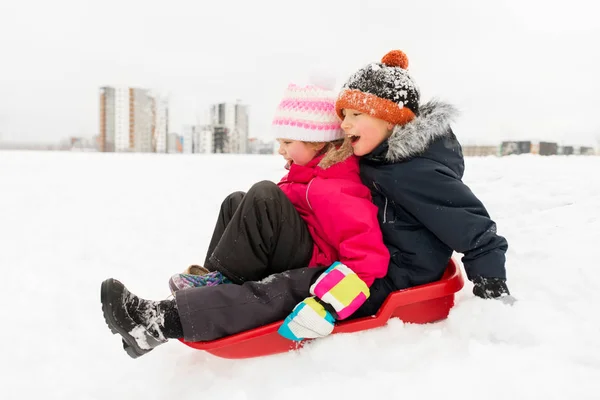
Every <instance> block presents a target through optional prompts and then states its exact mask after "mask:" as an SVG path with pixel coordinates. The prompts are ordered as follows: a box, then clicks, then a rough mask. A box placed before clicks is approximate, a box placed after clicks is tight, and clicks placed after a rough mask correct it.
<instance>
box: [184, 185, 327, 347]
mask: <svg viewBox="0 0 600 400" xmlns="http://www.w3.org/2000/svg"><path fill="white" fill-rule="evenodd" d="M312 251H313V241H312V238H311V236H310V233H309V231H308V228H307V227H306V223H305V222H304V220H303V219H302V218H301V217H300V214H298V212H297V211H296V209H295V208H294V206H293V204H292V203H291V202H290V200H289V199H288V197H287V196H286V195H285V194H284V193H283V191H282V190H281V189H279V187H278V186H277V185H276V184H274V183H273V182H270V181H262V182H259V183H257V184H255V185H254V186H252V187H251V188H250V190H249V191H248V193H243V192H235V193H232V194H231V195H229V196H228V197H227V198H226V199H225V200H224V201H223V204H222V205H221V210H220V212H219V217H218V220H217V224H216V226H215V230H214V233H213V236H212V239H211V242H210V245H209V249H208V252H207V256H206V261H205V265H204V267H205V268H207V269H208V270H210V271H219V272H221V273H222V274H223V275H225V276H227V277H228V278H229V279H231V280H232V281H233V282H234V283H233V284H224V285H219V286H211V287H199V288H192V289H186V290H181V291H179V292H177V293H176V294H175V300H176V301H177V308H178V309H179V317H180V319H181V324H182V326H183V333H184V339H185V340H187V341H207V340H214V339H218V338H221V337H224V336H228V335H232V334H235V333H239V332H243V331H245V330H248V329H253V328H256V327H259V326H262V325H265V324H269V323H272V322H275V321H278V320H281V319H283V318H285V317H286V316H287V315H288V314H289V313H290V312H291V311H292V309H293V308H294V306H296V304H298V303H299V302H301V301H302V300H304V299H305V298H306V297H308V296H310V294H309V288H310V286H311V285H312V284H313V283H314V281H315V280H316V279H317V277H318V276H319V274H320V273H321V272H323V271H324V270H325V269H326V267H322V268H308V267H307V265H308V263H309V261H310V258H311V256H312Z"/></svg>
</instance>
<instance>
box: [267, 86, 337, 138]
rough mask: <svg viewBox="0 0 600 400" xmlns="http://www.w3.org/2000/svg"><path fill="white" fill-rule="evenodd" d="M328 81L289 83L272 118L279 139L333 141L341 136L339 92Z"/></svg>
mask: <svg viewBox="0 0 600 400" xmlns="http://www.w3.org/2000/svg"><path fill="white" fill-rule="evenodd" d="M326 86H327V85H326V84H308V85H306V86H298V85H295V84H290V85H289V86H288V87H287V89H286V91H285V94H284V96H283V100H282V101H281V103H279V107H277V111H276V112H275V118H274V120H273V133H274V134H275V138H276V139H290V140H301V141H304V142H331V141H333V140H337V139H342V138H343V137H344V133H343V132H342V129H341V128H340V124H341V121H340V118H339V117H338V116H337V114H336V112H335V100H336V99H337V93H335V92H334V91H333V90H332V89H329V88H327V87H326Z"/></svg>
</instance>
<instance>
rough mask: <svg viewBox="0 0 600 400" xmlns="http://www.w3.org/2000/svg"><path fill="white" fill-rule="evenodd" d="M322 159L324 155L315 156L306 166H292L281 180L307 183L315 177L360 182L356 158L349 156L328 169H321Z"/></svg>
mask: <svg viewBox="0 0 600 400" xmlns="http://www.w3.org/2000/svg"><path fill="white" fill-rule="evenodd" d="M323 157H325V155H320V156H317V157H315V158H313V159H312V160H311V161H310V162H309V163H308V164H306V165H298V164H292V165H291V166H290V170H289V172H288V174H287V176H286V177H284V178H283V180H284V181H288V182H297V183H308V182H310V181H311V180H312V179H313V178H315V177H317V176H318V177H322V178H325V179H332V178H345V179H351V180H360V178H359V175H358V172H359V170H358V168H359V167H358V158H357V157H356V156H354V155H353V156H350V157H348V158H346V159H345V160H344V161H341V162H338V163H336V164H333V165H331V166H329V167H328V168H322V167H321V166H320V165H319V163H320V162H321V160H322V159H323Z"/></svg>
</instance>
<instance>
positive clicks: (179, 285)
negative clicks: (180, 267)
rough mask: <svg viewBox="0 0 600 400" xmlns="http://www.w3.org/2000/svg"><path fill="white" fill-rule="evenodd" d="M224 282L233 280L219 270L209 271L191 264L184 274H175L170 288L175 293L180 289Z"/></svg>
mask: <svg viewBox="0 0 600 400" xmlns="http://www.w3.org/2000/svg"><path fill="white" fill-rule="evenodd" d="M222 283H231V281H230V280H229V279H227V277H225V276H223V274H221V273H220V272H218V271H213V272H209V271H208V270H207V269H206V268H203V267H200V266H198V265H191V266H190V267H188V268H187V269H186V270H185V272H184V273H183V274H175V275H173V276H172V277H171V278H170V279H169V289H171V293H172V294H173V295H175V292H177V291H178V290H183V289H189V288H194V287H201V286H217V285H220V284H222Z"/></svg>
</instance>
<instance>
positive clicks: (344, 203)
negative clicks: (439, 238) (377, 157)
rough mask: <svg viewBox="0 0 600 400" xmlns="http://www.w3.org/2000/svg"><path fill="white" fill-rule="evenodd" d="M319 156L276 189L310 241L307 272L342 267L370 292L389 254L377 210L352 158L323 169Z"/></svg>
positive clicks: (296, 167)
mask: <svg viewBox="0 0 600 400" xmlns="http://www.w3.org/2000/svg"><path fill="white" fill-rule="evenodd" d="M322 158H323V156H319V157H316V158H314V159H313V160H311V161H310V162H309V163H308V164H307V165H305V166H300V165H296V164H292V165H291V167H290V170H289V173H288V174H287V175H286V176H284V177H283V179H282V180H281V181H280V182H279V183H278V185H279V187H280V188H281V190H283V192H284V193H285V194H286V195H287V196H288V198H289V199H290V200H291V202H292V203H293V204H294V206H295V207H296V210H298V212H299V213H300V215H301V216H302V218H303V219H304V221H305V222H306V224H307V225H308V230H309V231H310V234H311V236H312V238H313V241H314V248H313V255H312V258H311V260H310V264H309V266H310V267H315V266H330V265H331V264H332V263H334V262H335V261H340V262H342V263H343V264H345V265H347V266H348V267H349V268H350V269H352V270H353V271H354V272H355V273H356V274H357V275H358V276H359V277H360V278H361V279H362V280H363V281H364V282H365V283H366V284H367V285H368V286H369V287H370V286H371V284H373V281H374V280H375V278H381V277H383V276H385V275H386V273H387V269H388V263H389V258H390V255H389V252H388V249H387V247H385V245H384V244H383V238H382V235H381V229H380V228H379V222H378V220H377V207H376V206H375V205H374V204H373V203H372V202H371V193H370V191H369V189H368V188H367V187H366V186H364V185H363V184H362V183H361V181H360V176H359V169H358V158H357V157H355V156H350V157H349V158H347V159H346V160H345V161H342V162H339V163H337V164H334V165H332V166H330V167H329V168H327V169H323V168H321V167H319V166H318V164H319V161H320V160H321V159H322Z"/></svg>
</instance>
